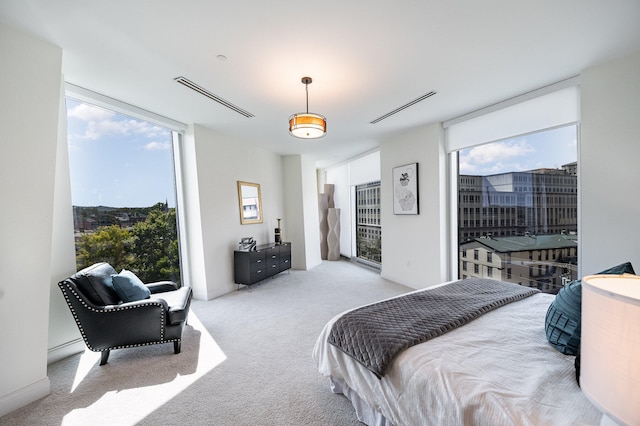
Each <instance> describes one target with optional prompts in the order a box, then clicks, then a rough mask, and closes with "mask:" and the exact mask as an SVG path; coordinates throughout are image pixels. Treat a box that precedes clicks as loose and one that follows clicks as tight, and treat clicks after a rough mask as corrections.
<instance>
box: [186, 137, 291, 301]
mask: <svg viewBox="0 0 640 426" xmlns="http://www.w3.org/2000/svg"><path fill="white" fill-rule="evenodd" d="M185 145H186V147H185V151H187V153H186V155H185V158H184V161H185V164H184V165H183V169H184V170H183V172H186V173H189V171H190V170H191V171H195V174H196V176H197V180H194V179H191V180H190V181H189V182H188V183H187V184H188V185H190V188H189V191H190V192H194V191H196V192H197V194H191V195H192V199H191V201H190V203H189V206H188V207H189V209H190V210H189V212H188V213H187V216H188V217H189V218H190V219H191V220H196V219H197V216H200V220H201V227H198V225H197V223H190V224H189V225H190V226H191V228H190V229H189V231H188V232H189V235H188V236H187V238H190V239H192V240H191V242H190V243H189V246H190V253H189V254H190V256H192V255H193V256H201V259H200V260H195V263H194V264H192V265H191V266H192V267H194V268H195V269H194V270H192V271H191V272H192V274H193V275H192V276H191V279H192V282H191V285H192V287H193V289H194V296H195V297H197V298H199V299H207V300H208V299H212V298H214V297H217V296H220V295H223V294H226V293H229V292H230V291H233V290H235V289H236V285H235V284H234V280H233V250H234V249H236V248H238V242H239V241H240V239H241V238H242V237H254V239H255V240H256V241H257V243H258V244H264V243H268V242H272V241H274V240H275V236H274V229H275V228H276V226H277V224H278V223H277V220H276V219H277V218H282V219H283V224H284V226H283V227H285V229H286V223H287V218H286V216H285V214H284V198H283V193H282V187H283V181H282V159H281V157H280V156H279V155H277V154H274V153H272V152H270V151H266V150H264V149H262V148H260V147H257V146H255V145H250V144H248V143H247V142H244V141H240V140H236V139H232V138H230V137H228V136H226V135H222V134H219V133H217V132H214V131H212V130H210V129H208V128H206V127H203V126H200V125H194V126H193V128H192V134H190V135H187V138H185ZM192 173H193V172H192ZM239 180H240V181H245V182H253V183H258V184H260V189H261V193H262V209H263V223H260V224H250V225H242V224H241V223H240V212H239V205H238V189H237V181H239ZM198 204H199V206H198ZM198 207H199V208H198ZM193 209H196V210H197V211H195V212H194V210H193ZM198 233H200V235H198ZM198 245H200V246H199V247H198Z"/></svg>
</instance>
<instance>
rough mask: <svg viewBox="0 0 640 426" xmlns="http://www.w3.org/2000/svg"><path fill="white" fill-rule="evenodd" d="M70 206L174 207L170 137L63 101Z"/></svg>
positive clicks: (166, 132)
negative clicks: (159, 205) (67, 150)
mask: <svg viewBox="0 0 640 426" xmlns="http://www.w3.org/2000/svg"><path fill="white" fill-rule="evenodd" d="M67 133H68V147H69V169H70V173H71V199H72V203H73V205H74V206H98V205H102V206H110V207H149V206H152V205H154V204H156V203H158V202H165V200H166V201H168V202H169V206H170V207H175V183H174V169H173V151H172V143H171V137H172V135H171V131H170V130H168V129H166V128H163V127H160V126H158V125H155V124H152V123H149V122H146V121H142V120H138V119H135V118H132V117H128V116H125V115H122V114H118V113H115V112H111V111H107V110H104V109H102V108H98V107H95V106H92V105H88V104H84V103H81V102H78V101H75V100H73V99H67Z"/></svg>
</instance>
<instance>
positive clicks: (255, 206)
mask: <svg viewBox="0 0 640 426" xmlns="http://www.w3.org/2000/svg"><path fill="white" fill-rule="evenodd" d="M238 204H239V207H240V223H241V224H243V225H246V224H249V223H262V195H261V194H260V184H259V183H250V182H242V181H238Z"/></svg>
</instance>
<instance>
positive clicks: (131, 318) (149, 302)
mask: <svg viewBox="0 0 640 426" xmlns="http://www.w3.org/2000/svg"><path fill="white" fill-rule="evenodd" d="M167 310H168V306H167V303H166V302H165V301H164V300H153V299H145V300H138V301H135V302H127V303H122V304H120V305H107V306H104V307H100V308H98V309H89V310H84V311H78V312H77V316H78V319H79V320H80V323H81V325H82V330H81V331H82V332H83V334H84V337H85V341H86V342H87V346H89V348H90V349H92V350H103V349H108V348H112V349H113V348H117V347H127V346H137V345H140V344H145V343H152V342H156V343H157V342H162V341H164V333H165V327H166V324H167V323H168V321H169V318H168V312H167Z"/></svg>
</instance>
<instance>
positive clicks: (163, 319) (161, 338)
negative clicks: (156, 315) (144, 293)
mask: <svg viewBox="0 0 640 426" xmlns="http://www.w3.org/2000/svg"><path fill="white" fill-rule="evenodd" d="M64 286H65V287H66V289H67V290H68V291H69V292H71V293H72V294H73V295H74V296H75V298H76V299H77V300H78V302H80V303H81V304H82V305H83V306H84V307H85V308H87V309H88V310H90V311H93V312H96V313H102V314H107V313H110V312H117V311H124V310H127V309H136V308H142V307H146V306H158V307H160V308H164V306H163V305H162V304H161V303H148V304H146V305H135V306H125V307H123V308H115V309H109V310H99V309H95V308H94V307H92V306H89V305H87V304H86V302H85V301H84V300H82V298H81V297H80V295H79V294H78V293H77V292H76V291H75V290H74V289H73V288H72V287H71V286H70V285H69V284H67V283H64ZM62 293H63V295H64V299H65V301H66V302H67V305H69V309H70V310H71V314H72V315H73V319H74V320H75V322H76V324H77V325H78V329H79V330H80V334H81V335H82V339H83V340H84V343H85V344H86V345H87V347H88V348H89V349H90V350H92V351H94V352H104V351H108V350H111V349H125V348H135V347H140V346H150V345H158V344H161V343H170V342H179V341H181V340H182V339H170V340H165V339H164V325H165V314H164V309H161V310H160V312H161V314H160V340H158V341H155V342H147V343H136V344H132V345H121V346H113V347H110V348H105V349H94V348H92V347H91V345H90V344H89V341H88V340H87V336H86V334H85V332H84V328H82V324H81V323H80V319H79V318H78V315H77V313H76V310H75V309H74V307H73V305H72V304H71V300H69V294H68V293H67V291H63V292H62Z"/></svg>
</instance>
